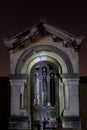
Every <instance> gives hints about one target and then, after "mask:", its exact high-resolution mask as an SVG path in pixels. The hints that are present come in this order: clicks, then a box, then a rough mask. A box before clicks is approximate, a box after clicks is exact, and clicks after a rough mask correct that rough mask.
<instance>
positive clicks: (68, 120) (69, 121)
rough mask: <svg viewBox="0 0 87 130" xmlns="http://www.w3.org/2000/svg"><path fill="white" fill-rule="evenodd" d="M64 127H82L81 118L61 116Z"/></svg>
mask: <svg viewBox="0 0 87 130" xmlns="http://www.w3.org/2000/svg"><path fill="white" fill-rule="evenodd" d="M61 120H62V128H76V129H81V118H80V117H78V116H65V117H62V118H61Z"/></svg>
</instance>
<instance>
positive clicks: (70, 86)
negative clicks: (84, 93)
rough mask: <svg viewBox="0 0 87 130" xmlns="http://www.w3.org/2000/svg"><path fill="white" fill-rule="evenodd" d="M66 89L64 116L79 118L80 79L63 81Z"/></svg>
mask: <svg viewBox="0 0 87 130" xmlns="http://www.w3.org/2000/svg"><path fill="white" fill-rule="evenodd" d="M63 82H64V88H65V107H64V113H63V114H64V116H79V100H78V99H79V95H78V82H79V79H78V78H73V79H71V78H68V79H63Z"/></svg>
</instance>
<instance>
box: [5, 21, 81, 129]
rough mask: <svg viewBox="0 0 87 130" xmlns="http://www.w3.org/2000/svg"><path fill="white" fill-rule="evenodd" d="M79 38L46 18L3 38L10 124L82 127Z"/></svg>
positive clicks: (47, 127) (20, 125) (24, 126)
mask: <svg viewBox="0 0 87 130" xmlns="http://www.w3.org/2000/svg"><path fill="white" fill-rule="evenodd" d="M82 40H83V37H81V36H75V35H73V34H70V33H68V32H66V31H64V30H62V29H60V28H58V27H56V26H53V25H50V24H48V23H47V22H46V20H45V19H41V20H40V21H39V22H38V23H37V24H35V25H34V26H32V27H31V28H29V29H26V30H24V31H23V32H21V33H19V34H17V35H15V36H13V37H12V38H10V39H4V44H5V45H6V47H7V48H8V49H9V53H10V76H9V79H10V86H11V105H10V109H11V111H10V117H9V129H15V130H16V129H17V130H18V129H21V130H22V129H23V130H25V129H27V130H36V129H37V130H45V129H57V128H61V129H64V128H69V129H72V128H74V129H81V120H80V112H79V94H78V85H79V64H78V63H79V57H78V51H79V49H80V45H81V42H82Z"/></svg>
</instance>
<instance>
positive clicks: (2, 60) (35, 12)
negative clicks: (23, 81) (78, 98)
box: [0, 0, 87, 76]
mask: <svg viewBox="0 0 87 130" xmlns="http://www.w3.org/2000/svg"><path fill="white" fill-rule="evenodd" d="M42 16H44V17H46V18H47V22H48V23H51V24H53V25H56V26H58V27H60V28H62V29H65V30H66V31H68V32H70V33H73V34H75V35H77V36H78V35H79V36H80V35H81V36H85V39H84V41H83V44H82V46H81V49H80V52H79V57H80V58H79V63H80V75H81V76H87V60H86V57H87V4H86V3H85V2H84V1H82V2H80V1H79V2H78V1H77V2H76V1H75V2H74V1H73V2H72V1H70V0H68V1H67V0H61V1H59V0H53V1H51V0H44V1H42V0H39V1H38V0H36V1H35V0H32V1H31V0H28V1H26V0H21V1H19V0H14V1H12V0H11V1H10V0H8V1H4V0H3V1H2V0H1V1H0V76H7V75H8V74H9V54H8V51H7V50H6V48H5V46H4V45H3V42H2V39H4V38H9V37H12V36H13V35H15V34H17V33H19V32H21V31H23V30H25V29H27V28H29V27H31V26H33V25H34V24H36V23H37V22H38V20H39V18H40V17H42Z"/></svg>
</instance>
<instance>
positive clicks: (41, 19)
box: [39, 16, 47, 23]
mask: <svg viewBox="0 0 87 130" xmlns="http://www.w3.org/2000/svg"><path fill="white" fill-rule="evenodd" d="M39 22H41V23H46V22H47V18H46V17H44V16H42V17H40V19H39Z"/></svg>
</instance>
